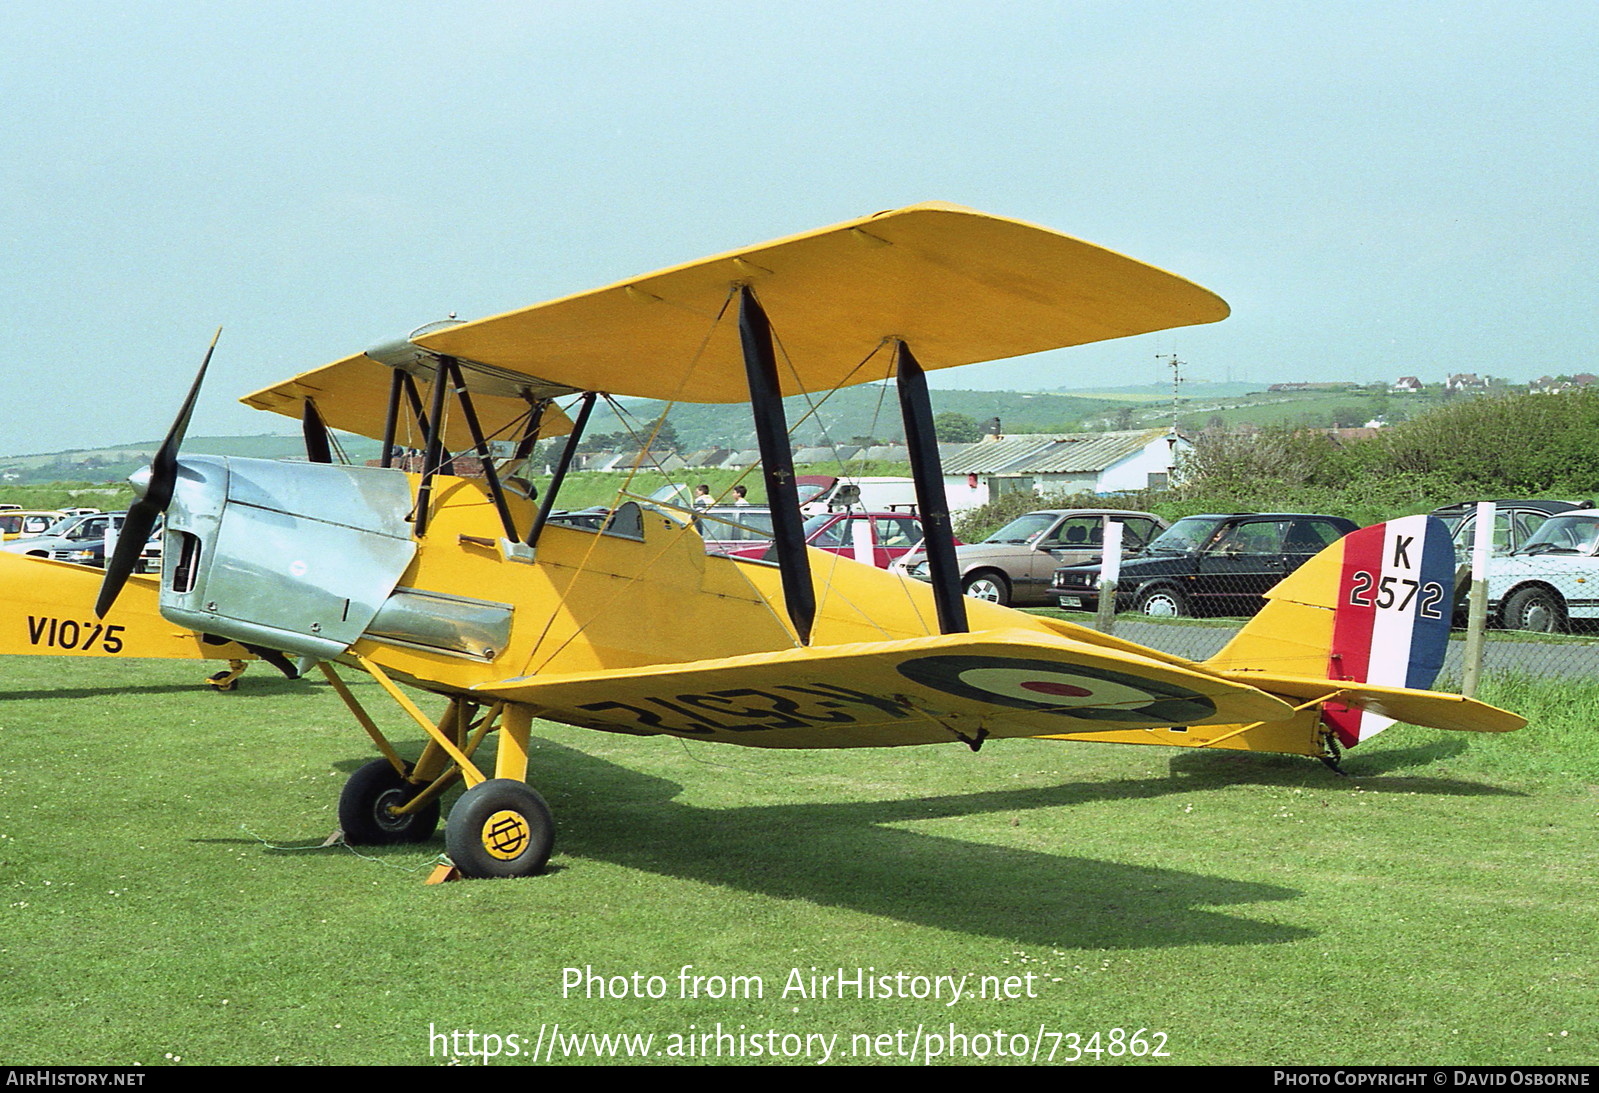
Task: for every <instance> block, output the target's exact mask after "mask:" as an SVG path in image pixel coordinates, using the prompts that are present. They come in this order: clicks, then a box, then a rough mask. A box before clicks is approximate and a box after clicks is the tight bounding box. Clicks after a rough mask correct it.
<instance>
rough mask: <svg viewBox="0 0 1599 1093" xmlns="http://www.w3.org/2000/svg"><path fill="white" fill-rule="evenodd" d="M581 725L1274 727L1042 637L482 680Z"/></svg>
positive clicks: (1199, 689)
mask: <svg viewBox="0 0 1599 1093" xmlns="http://www.w3.org/2000/svg"><path fill="white" fill-rule="evenodd" d="M474 690H475V691H477V692H478V693H480V694H483V695H485V696H492V697H494V698H499V699H504V700H506V701H511V702H517V703H522V704H526V705H530V706H534V707H537V709H538V711H539V712H538V716H540V717H544V718H548V719H550V720H554V721H561V722H565V723H567V724H570V725H579V726H583V727H586V728H595V729H607V730H611V731H616V732H627V733H636V734H645V735H649V734H656V733H666V734H671V735H677V736H685V737H697V738H700V739H706V740H718V741H722V742H725V743H734V744H744V745H748V746H754V747H781V748H825V747H889V746H896V745H902V744H928V743H937V742H940V741H950V740H963V741H966V742H967V743H970V744H975V743H978V742H980V741H982V740H983V739H986V738H988V737H1018V736H1022V737H1025V736H1041V735H1046V734H1048V733H1059V732H1064V731H1072V732H1094V731H1105V732H1112V731H1120V730H1125V729H1137V728H1151V727H1169V726H1174V725H1189V724H1231V723H1238V722H1255V721H1280V720H1285V719H1287V718H1289V717H1290V716H1292V710H1291V708H1290V707H1289V706H1288V704H1287V703H1284V702H1282V701H1281V700H1279V699H1276V698H1273V697H1271V696H1270V695H1267V694H1264V693H1262V692H1261V691H1260V690H1258V689H1256V688H1255V687H1252V686H1249V685H1247V684H1242V683H1236V682H1232V681H1228V680H1225V679H1220V678H1217V677H1216V676H1213V675H1209V674H1206V673H1201V672H1194V671H1189V670H1186V669H1183V668H1180V667H1177V666H1174V665H1171V664H1167V663H1164V662H1161V661H1156V660H1151V659H1148V658H1145V657H1140V656H1137V655H1134V654H1129V653H1122V652H1117V651H1111V650H1105V649H1101V648H1095V647H1093V646H1091V645H1088V644H1086V643H1083V642H1076V641H1072V640H1070V639H1068V638H1063V637H1056V636H1055V635H1052V634H1047V633H1042V632H1040V631H1036V630H1022V629H1017V630H997V631H987V632H984V633H981V634H950V635H944V636H937V637H918V638H909V639H904V640H898V641H881V642H862V643H857V644H848V645H828V646H819V647H810V648H796V649H785V650H780V651H776V652H770V653H758V654H754V655H749V656H739V657H730V658H725V659H719V660H702V661H691V662H688V663H683V664H669V665H651V666H648V667H641V668H636V669H635V668H624V669H616V670H612V671H607V672H596V673H586V674H579V675H556V676H542V677H535V676H529V677H524V678H519V679H508V680H503V681H500V682H496V683H487V684H482V685H479V686H478V687H476V688H474Z"/></svg>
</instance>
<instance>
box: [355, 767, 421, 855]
mask: <svg viewBox="0 0 1599 1093" xmlns="http://www.w3.org/2000/svg"><path fill="white" fill-rule="evenodd" d="M410 769H411V768H410V767H406V773H407V774H409V773H410ZM421 789H422V787H421V786H419V785H414V784H412V783H411V782H408V781H406V780H405V779H404V778H403V777H401V776H400V775H399V774H396V773H395V771H394V768H393V767H392V766H390V765H389V761H388V760H387V759H374V760H373V761H372V762H370V763H368V764H367V765H366V766H364V767H362V768H360V769H359V770H357V771H356V772H355V773H354V774H352V775H350V780H349V781H348V782H345V783H344V791H343V792H342V793H340V794H339V828H340V830H342V831H343V832H344V841H345V842H346V843H349V844H350V845H351V846H390V845H392V844H394V843H419V842H424V841H426V840H427V839H428V838H429V837H430V836H432V834H433V832H434V831H436V830H438V826H439V802H438V799H437V798H434V799H433V800H432V801H430V802H428V803H427V804H426V805H424V806H423V807H422V808H420V809H418V810H417V811H415V812H408V813H406V814H405V815H403V816H394V815H391V814H390V813H389V808H390V807H393V806H398V805H403V804H405V802H407V801H409V800H410V799H411V798H412V797H415V796H416V795H417V793H418V792H419V791H420V790H421Z"/></svg>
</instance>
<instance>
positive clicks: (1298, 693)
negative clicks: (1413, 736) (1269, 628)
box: [1223, 671, 1527, 732]
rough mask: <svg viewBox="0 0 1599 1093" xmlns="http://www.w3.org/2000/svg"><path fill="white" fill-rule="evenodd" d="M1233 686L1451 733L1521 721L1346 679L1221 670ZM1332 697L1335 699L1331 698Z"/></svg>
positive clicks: (1511, 726) (1471, 703)
mask: <svg viewBox="0 0 1599 1093" xmlns="http://www.w3.org/2000/svg"><path fill="white" fill-rule="evenodd" d="M1223 675H1225V676H1226V677H1227V678H1228V679H1231V680H1233V681H1234V682H1236V683H1249V684H1252V685H1254V686H1256V687H1259V688H1260V689H1261V690H1264V691H1269V692H1271V693H1272V694H1275V695H1282V696H1284V697H1285V698H1291V699H1297V700H1299V701H1308V700H1310V699H1314V698H1318V697H1321V696H1329V698H1330V701H1329V702H1328V703H1327V708H1329V709H1332V708H1337V707H1349V708H1351V709H1353V710H1360V711H1364V712H1366V713H1372V714H1377V715H1379V716H1381V717H1384V718H1388V719H1390V720H1391V721H1402V722H1404V723H1405V724H1407V725H1425V726H1427V727H1428V728H1433V729H1448V730H1450V731H1452V732H1515V731H1516V730H1517V729H1520V728H1524V727H1525V726H1526V724H1527V719H1526V718H1525V717H1522V716H1521V715H1519V714H1513V713H1511V712H1510V711H1509V710H1501V709H1499V707H1497V706H1490V705H1488V704H1487V703H1486V702H1478V701H1476V700H1475V699H1471V698H1465V697H1462V696H1461V695H1452V694H1444V693H1442V692H1441V691H1416V690H1410V689H1408V688H1405V687H1385V686H1382V685H1380V684H1376V683H1356V682H1354V681H1352V680H1326V679H1307V678H1305V677H1303V676H1283V675H1273V674H1271V673H1268V672H1249V671H1236V672H1224V673H1223ZM1333 695H1336V696H1337V697H1336V698H1331V696H1333Z"/></svg>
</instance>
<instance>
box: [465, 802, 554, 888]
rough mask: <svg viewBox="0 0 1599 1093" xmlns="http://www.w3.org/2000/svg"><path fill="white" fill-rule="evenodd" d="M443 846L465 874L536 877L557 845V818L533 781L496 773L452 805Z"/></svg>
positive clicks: (473, 875) (475, 875)
mask: <svg viewBox="0 0 1599 1093" xmlns="http://www.w3.org/2000/svg"><path fill="white" fill-rule="evenodd" d="M444 847H445V850H446V851H447V852H448V853H449V855H450V861H452V862H454V863H455V867H456V868H457V869H459V870H460V871H461V873H462V875H463V876H467V877H531V876H534V875H535V874H537V873H542V872H543V871H544V866H545V865H546V864H548V862H549V860H550V853H551V852H552V851H553V850H554V849H555V821H554V820H553V819H552V818H551V817H550V806H549V805H547V804H545V803H544V798H543V797H540V796H539V795H538V793H537V792H535V791H534V789H533V787H532V786H529V785H528V784H527V783H526V782H518V781H515V780H514V779H510V778H491V779H489V780H488V781H486V782H481V783H479V784H478V785H475V786H473V787H472V788H471V789H469V790H467V791H466V792H465V793H463V794H461V798H460V800H458V801H456V802H455V805H454V807H452V808H451V809H450V821H449V823H448V824H447V825H446V826H445V828H444Z"/></svg>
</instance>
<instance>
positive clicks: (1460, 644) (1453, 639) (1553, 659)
mask: <svg viewBox="0 0 1599 1093" xmlns="http://www.w3.org/2000/svg"><path fill="white" fill-rule="evenodd" d="M1066 615H1067V617H1068V618H1069V619H1070V621H1072V622H1076V623H1078V624H1079V625H1082V626H1090V627H1092V626H1095V625H1096V619H1095V616H1094V615H1093V614H1091V613H1088V612H1070V611H1068V612H1066ZM1247 621H1248V620H1247V619H1245V618H1213V619H1151V618H1145V617H1143V616H1141V615H1136V614H1130V613H1128V612H1123V613H1122V614H1120V615H1118V616H1117V617H1116V620H1115V624H1114V631H1113V632H1114V633H1115V635H1116V636H1117V637H1118V638H1125V639H1126V640H1128V641H1135V642H1137V643H1138V644H1140V645H1147V646H1149V647H1150V648H1151V649H1159V650H1160V651H1161V652H1163V653H1171V654H1173V655H1175V656H1180V657H1184V658H1186V659H1188V660H1205V659H1206V658H1208V657H1211V656H1214V655H1215V654H1216V653H1218V652H1220V650H1221V648H1222V646H1224V645H1226V644H1227V642H1228V641H1230V640H1231V639H1232V637H1233V635H1234V634H1236V633H1238V631H1239V630H1240V629H1241V628H1242V627H1243V625H1244V624H1245V623H1246V622H1247ZM1569 625H1572V626H1577V625H1579V624H1569ZM1449 637H1450V640H1449V651H1448V653H1447V654H1446V656H1445V659H1444V666H1443V670H1442V671H1441V672H1440V673H1439V683H1438V686H1439V687H1440V689H1450V690H1458V689H1459V687H1460V683H1461V680H1462V679H1463V678H1464V677H1465V674H1466V648H1467V642H1466V630H1465V628H1464V627H1456V628H1454V629H1452V630H1451V631H1450V635H1449ZM1480 673H1481V674H1483V675H1523V676H1544V677H1553V678H1564V679H1599V630H1578V631H1577V632H1574V633H1567V634H1532V633H1526V632H1523V631H1517V630H1505V629H1502V628H1498V627H1493V626H1490V627H1489V628H1488V629H1487V630H1486V631H1485V633H1484V635H1483V642H1482V663H1481V666H1480Z"/></svg>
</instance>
